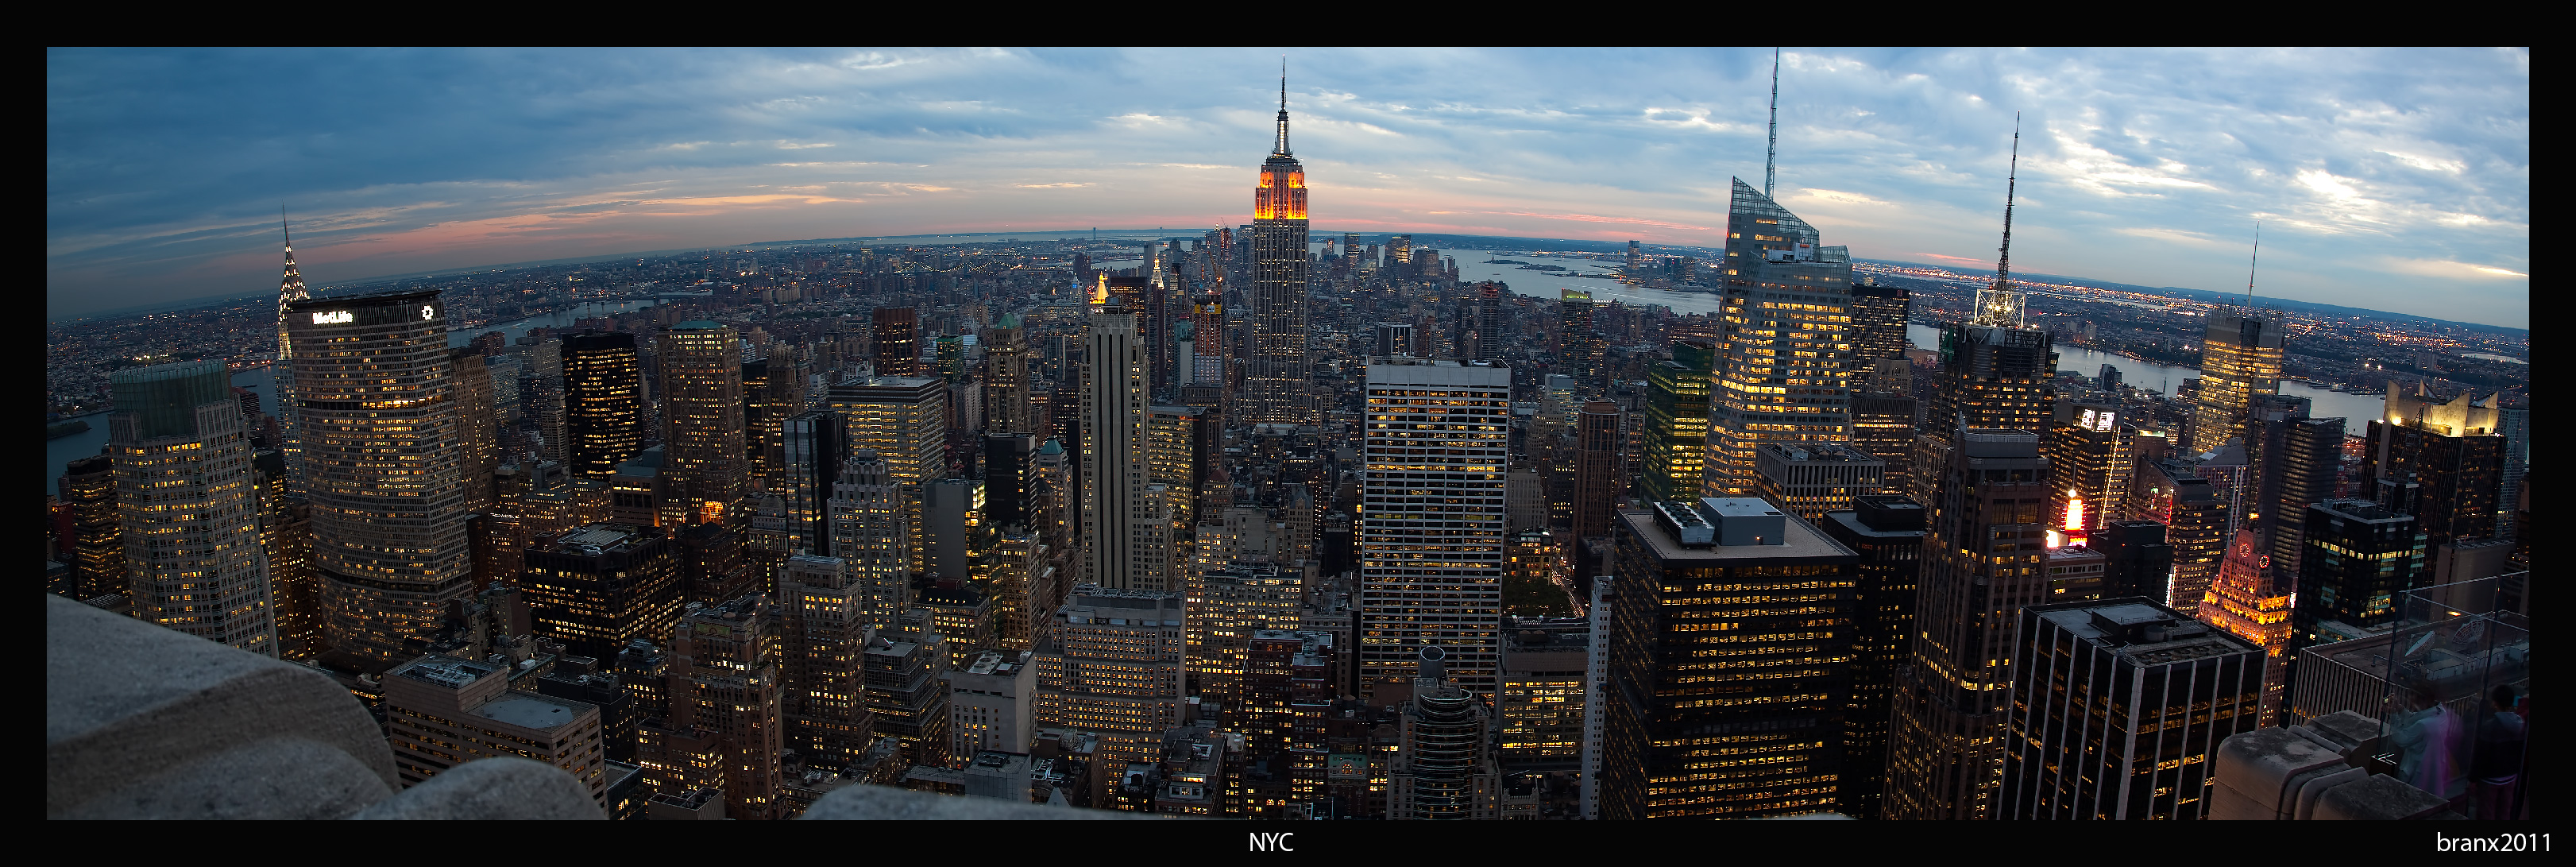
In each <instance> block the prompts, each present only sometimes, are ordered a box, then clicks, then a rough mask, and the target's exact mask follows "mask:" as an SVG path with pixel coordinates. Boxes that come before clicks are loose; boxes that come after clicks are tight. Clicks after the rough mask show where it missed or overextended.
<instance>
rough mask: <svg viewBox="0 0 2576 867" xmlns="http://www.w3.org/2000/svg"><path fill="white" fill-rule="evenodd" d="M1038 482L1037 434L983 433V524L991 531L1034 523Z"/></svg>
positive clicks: (1026, 526) (1027, 526) (1033, 524)
mask: <svg viewBox="0 0 2576 867" xmlns="http://www.w3.org/2000/svg"><path fill="white" fill-rule="evenodd" d="M1040 484H1041V482H1040V481H1039V477H1038V438H1037V437H1034V436H1030V435H1028V434H1024V433H996V434H986V435H985V436H984V514H983V515H982V517H981V520H982V522H983V525H984V526H986V527H990V528H993V529H994V530H1007V529H1009V528H1013V527H1018V528H1022V529H1026V528H1029V527H1032V526H1035V510H1036V509H1037V507H1038V503H1037V499H1038V497H1039V496H1040V491H1039V490H1038V487H1039V485H1040Z"/></svg>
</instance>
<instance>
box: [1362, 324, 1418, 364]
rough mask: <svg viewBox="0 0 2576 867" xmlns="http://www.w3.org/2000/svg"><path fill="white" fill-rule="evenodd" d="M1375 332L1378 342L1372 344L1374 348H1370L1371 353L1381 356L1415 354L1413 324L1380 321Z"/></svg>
mask: <svg viewBox="0 0 2576 867" xmlns="http://www.w3.org/2000/svg"><path fill="white" fill-rule="evenodd" d="M1375 334H1376V342H1375V343H1373V344H1371V346H1372V347H1374V348H1372V349H1371V350H1370V352H1369V354H1371V355H1375V356H1379V357H1394V356H1398V355H1412V354H1413V326H1412V324H1410V323H1404V322H1380V323H1378V324H1377V327H1376V331H1375Z"/></svg>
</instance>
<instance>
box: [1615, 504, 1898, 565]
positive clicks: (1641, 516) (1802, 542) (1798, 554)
mask: <svg viewBox="0 0 2576 867" xmlns="http://www.w3.org/2000/svg"><path fill="white" fill-rule="evenodd" d="M1721 502H1723V501H1721ZM1754 502H1760V501H1758V500H1757V501H1754ZM1782 517H1784V518H1786V520H1784V521H1783V522H1782V537H1783V544H1779V545H1710V546H1708V547H1705V548H1685V547H1683V546H1682V542H1681V540H1680V539H1676V538H1673V535H1672V534H1671V533H1670V532H1667V531H1665V530H1664V528H1663V527H1661V526H1659V525H1657V524H1656V522H1655V519H1654V512H1652V511H1649V510H1646V509H1620V510H1619V520H1621V521H1623V522H1625V523H1626V524H1627V525H1628V529H1629V532H1632V533H1635V534H1637V538H1638V539H1639V540H1640V541H1643V542H1644V543H1645V544H1646V545H1647V546H1648V547H1649V548H1651V549H1653V551H1654V552H1655V556H1656V557H1657V558H1658V559H1661V560H1663V561H1666V562H1668V563H1671V562H1676V561H1679V562H1689V561H1700V562H1711V563H1713V562H1714V561H1728V560H1742V561H1747V562H1759V561H1766V560H1789V559H1807V558H1815V557H1850V558H1858V557H1859V555H1858V554H1855V553H1853V552H1852V550H1851V549H1849V548H1845V547H1843V545H1842V543H1840V542H1836V541H1834V540H1832V539H1829V538H1826V536H1825V534H1824V533H1822V532H1818V531H1817V530H1816V528H1815V527H1813V526H1810V525H1808V524H1807V522H1805V521H1802V520H1798V519H1797V518H1795V517H1791V516H1782Z"/></svg>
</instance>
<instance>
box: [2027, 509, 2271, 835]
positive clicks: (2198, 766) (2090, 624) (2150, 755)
mask: <svg viewBox="0 0 2576 867" xmlns="http://www.w3.org/2000/svg"><path fill="white" fill-rule="evenodd" d="M2248 550H2249V551H2250V550H2251V548H2250V545H2249V548H2248ZM2015 619H2016V620H2017V621H2018V622H2019V625H2020V636H2021V637H2020V640H2019V642H2018V643H2017V645H2016V646H2015V647H2013V648H2011V649H2010V651H2009V652H2010V653H2011V654H2012V662H2013V665H2012V668H2011V671H2012V672H2013V683H2012V692H2013V694H2014V695H2015V696H2017V698H2015V699H2014V700H2013V702H2012V705H2011V707H2012V710H2011V716H2012V720H2011V722H2010V723H2009V724H2008V725H2006V726H2004V730H2005V732H2006V733H2007V734H2006V742H2005V744H2004V749H2003V753H2004V767H2003V792H2002V799H2001V802H2000V803H1999V804H1997V806H1996V809H1995V810H1994V813H1995V815H1996V817H1997V818H2004V819H2199V818H2204V817H2206V816H2207V815H2208V813H2209V793H2210V792H2211V791H2212V790H2211V788H2210V787H2209V781H2210V779H2211V773H2212V772H2211V768H2212V766H2214V765H2216V764H2219V763H2220V762H2221V761H2222V760H2221V759H2220V758H2219V756H2218V745H2219V742H2221V741H2224V740H2226V739H2227V738H2228V736H2230V735H2234V734H2238V733H2242V732H2250V731H2253V730H2254V729H2255V728H2256V727H2257V726H2258V725H2259V723H2258V721H2257V718H2256V715H2255V707H2256V705H2257V704H2258V703H2259V702H2260V701H2261V700H2262V697H2263V650H2262V648H2260V647H2256V646H2251V645H2249V644H2247V643H2246V642H2244V641H2241V640H2238V639H2237V638H2236V637H2235V636H2232V635H2228V634H2226V633H2225V632H2223V631H2218V630H2212V629H2210V628H2208V627H2206V626H2203V625H2201V624H2198V623H2193V622H2192V621H2191V618H2190V617H2187V616H2184V615H2183V614H2182V613H2181V612H2177V611H2174V610H2172V609H2169V608H2165V607H2164V606H2161V605H2157V604H2155V603H2154V601H2152V600H2148V599H2142V598H2137V597H2130V598H2125V599H2103V600H2099V601H2080V602H2062V603H2055V604H2047V605H2033V606H2030V607H2028V608H2023V609H2021V610H2020V612H2018V613H2017V614H2016V616H2015Z"/></svg>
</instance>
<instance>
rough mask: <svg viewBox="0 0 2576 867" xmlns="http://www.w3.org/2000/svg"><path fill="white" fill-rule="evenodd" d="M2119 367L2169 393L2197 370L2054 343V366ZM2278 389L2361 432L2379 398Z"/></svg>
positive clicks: (1913, 338) (1919, 332)
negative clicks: (2055, 344) (2055, 353)
mask: <svg viewBox="0 0 2576 867" xmlns="http://www.w3.org/2000/svg"><path fill="white" fill-rule="evenodd" d="M1905 340H1906V342H1907V343H1911V344H1913V345H1915V346H1918V347H1922V348H1925V349H1937V348H1939V347H1940V346H1941V332H1940V329H1937V328H1934V327H1932V326H1929V325H1907V326H1905ZM2105 364H2108V365H2110V366H2112V367H2117V368H2119V369H2120V381H2122V382H2126V383H2128V384H2129V385H2130V387H2133V388H2143V389H2148V390H2151V391H2157V392H2162V393H2164V394H2172V393H2173V392H2174V389H2175V388H2176V387H2178V386H2181V385H2182V381H2183V380H2186V379H2197V378H2199V377H2200V370H2199V369H2197V368H2190V367H2171V366H2167V365H2162V364H2157V363H2155V362H2151V361H2140V360H2138V359H2135V358H2130V357H2128V356H2125V355H2112V354H2109V353H2106V352H2100V351H2097V350H2094V349H2090V348H2087V347H2082V346H2068V345H2066V344H2063V343H2061V344H2058V345H2057V369H2058V370H2061V371H2065V372H2067V373H2080V374H2083V375H2085V376H2099V375H2101V373H2102V365H2105ZM2281 393H2282V394H2287V395H2295V396H2298V397H2304V398H2307V399H2308V405H2309V406H2308V414H2309V415H2311V416H2314V417H2316V418H2340V419H2343V429H2344V432H2345V433H2360V432H2361V431H2362V427H2363V425H2366V424H2368V423H2369V421H2370V420H2371V419H2374V418H2378V417H2379V413H2380V410H2381V408H2382V403H2381V399H2380V398H2379V397H2377V396H2375V395H2362V394H2349V393H2346V392H2340V391H2332V390H2328V389H2323V388H2318V387H2316V386H2314V385H2310V384H2308V383H2305V382H2300V381H2298V380H2295V379H2285V380H2282V381H2281Z"/></svg>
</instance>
